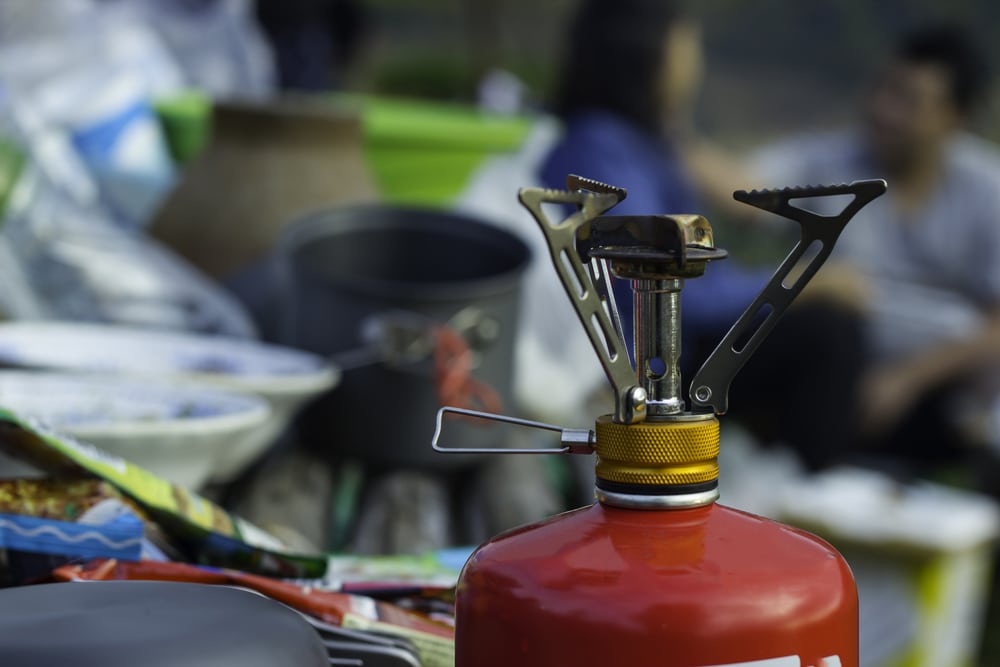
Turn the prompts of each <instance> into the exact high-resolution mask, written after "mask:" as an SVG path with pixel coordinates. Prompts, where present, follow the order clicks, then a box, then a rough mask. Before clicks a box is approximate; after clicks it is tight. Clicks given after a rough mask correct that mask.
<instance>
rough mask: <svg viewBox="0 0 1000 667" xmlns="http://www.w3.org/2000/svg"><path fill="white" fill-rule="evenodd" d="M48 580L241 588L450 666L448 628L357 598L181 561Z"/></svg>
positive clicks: (63, 572) (86, 569)
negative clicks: (396, 640)
mask: <svg viewBox="0 0 1000 667" xmlns="http://www.w3.org/2000/svg"><path fill="white" fill-rule="evenodd" d="M53 578H55V579H56V580H58V581H96V580H108V579H131V580H146V581H185V582H190V583H201V584H220V585H228V586H242V587H244V588H249V589H252V590H254V591H257V592H258V593H262V594H264V595H266V596H268V597H270V598H273V599H275V600H277V601H279V602H282V603H284V604H286V605H288V606H289V607H292V608H294V609H297V610H298V611H300V612H302V613H305V614H309V615H310V616H313V617H315V618H318V619H320V620H321V621H324V622H326V623H329V624H332V625H339V626H342V627H345V628H353V629H356V630H364V631H370V632H376V633H384V634H389V635H394V636H397V637H403V638H405V639H407V640H409V641H411V642H412V643H413V645H414V646H415V647H416V649H417V653H418V654H419V656H420V661H421V664H423V665H425V666H426V667H451V666H452V665H454V662H455V647H454V629H453V628H452V627H449V626H448V625H446V624H444V623H440V622H437V621H435V620H432V619H430V618H428V617H427V616H426V615H424V614H421V613H417V612H414V611H410V610H407V609H403V608H401V607H398V606H396V605H393V604H389V603H387V602H382V601H379V600H374V599H371V598H368V597H362V596H360V595H351V594H348V593H337V592H332V591H326V590H320V589H317V588H313V587H312V586H309V585H307V584H302V583H294V582H288V581H278V580H275V579H268V578H266V577H260V576H256V575H252V574H247V573H244V572H237V571H233V570H220V569H208V568H203V567H197V566H193V565H184V564H181V563H155V562H138V563H127V562H121V561H117V560H95V561H91V562H89V563H87V564H86V565H67V566H64V567H61V568H58V569H57V570H55V571H54V572H53Z"/></svg>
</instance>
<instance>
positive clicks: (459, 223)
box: [279, 206, 530, 468]
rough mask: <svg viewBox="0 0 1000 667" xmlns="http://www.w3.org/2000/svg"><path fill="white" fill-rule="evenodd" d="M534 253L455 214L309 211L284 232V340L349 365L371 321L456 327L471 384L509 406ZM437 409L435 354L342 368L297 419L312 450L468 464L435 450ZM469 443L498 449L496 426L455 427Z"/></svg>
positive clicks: (381, 460)
mask: <svg viewBox="0 0 1000 667" xmlns="http://www.w3.org/2000/svg"><path fill="white" fill-rule="evenodd" d="M529 256H530V253H529V250H528V248H527V246H526V245H525V244H524V243H522V242H521V241H520V240H519V239H518V238H517V237H515V236H514V235H512V234H510V233H508V232H506V231H504V230H501V229H498V228H496V227H493V226H491V225H488V224H485V223H483V222H481V221H478V220H475V219H472V218H469V217H466V216H462V215H456V214H452V213H446V212H441V211H431V210H422V209H411V208H396V207H388V206H360V207H354V208H345V209H338V210H331V211H322V212H319V213H314V214H312V215H308V216H306V217H304V218H302V219H300V220H298V221H296V222H295V223H293V224H292V225H290V226H289V228H288V229H287V230H286V232H285V234H284V235H283V237H282V240H281V244H280V250H279V262H280V266H281V272H282V275H283V280H284V281H285V289H283V290H282V292H283V293H284V294H285V295H286V298H285V302H284V305H283V315H282V323H283V332H282V335H281V338H282V339H283V340H284V342H287V343H289V344H291V345H294V346H296V347H300V348H302V349H305V350H309V351H311V352H316V353H319V354H324V355H331V356H334V357H335V358H337V357H338V356H339V357H340V358H342V359H351V358H357V357H356V355H353V356H352V355H351V354H350V351H352V350H357V349H359V348H364V347H365V346H366V345H369V344H370V342H371V341H370V339H369V338H367V337H366V336H365V335H364V334H363V330H364V329H365V325H366V323H367V324H371V323H372V322H373V321H378V320H379V318H384V317H386V316H388V317H389V318H390V319H391V318H392V317H394V316H400V314H402V318H403V319H404V320H409V321H418V322H419V321H426V322H433V323H437V324H450V325H451V326H453V327H454V328H456V329H457V330H458V331H460V332H461V333H462V334H463V335H464V338H465V339H466V340H467V342H468V344H469V346H470V348H471V349H472V350H473V352H474V358H475V360H476V361H475V367H474V370H473V377H475V378H476V379H477V380H480V381H482V382H485V383H487V384H489V385H490V386H492V387H493V388H494V389H495V390H496V391H497V392H498V393H499V395H500V397H501V399H502V400H503V401H504V404H505V405H509V404H510V402H511V384H512V377H511V375H512V368H513V347H514V334H515V332H516V330H517V319H518V308H519V296H520V286H521V280H520V279H521V274H522V273H523V271H524V269H525V268H526V267H527V264H528V260H529ZM438 407H439V401H438V398H437V393H436V391H435V385H434V381H433V376H432V373H431V362H430V360H429V359H427V358H426V355H424V358H423V359H422V360H421V359H420V354H419V353H418V354H417V355H416V361H413V360H410V361H407V362H403V363H374V364H369V365H364V366H360V367H358V368H355V369H354V370H351V369H350V368H349V367H348V368H345V372H344V375H343V380H342V383H341V386H340V387H339V388H338V389H337V391H336V393H331V394H329V395H328V396H325V397H324V398H322V399H321V400H320V401H318V402H316V403H315V404H313V405H312V406H311V407H310V408H309V409H308V410H307V411H306V412H305V413H304V414H303V416H302V419H301V421H300V423H299V431H300V436H301V437H302V439H303V441H304V442H305V444H306V445H307V447H308V448H309V449H311V450H313V451H319V452H321V453H323V454H324V455H327V456H329V457H330V458H332V459H338V458H344V457H352V458H358V459H361V460H363V461H365V462H368V463H373V464H377V465H386V466H393V467H395V466H400V467H403V466H405V467H422V468H444V467H454V466H457V465H460V464H462V463H465V462H467V461H469V457H459V456H444V455H440V454H435V453H434V451H433V450H432V449H431V447H430V444H429V441H430V436H431V434H432V432H433V430H434V417H435V413H436V411H437V409H438ZM449 437H450V438H453V439H454V441H455V442H460V443H461V444H462V445H463V446H479V447H490V446H498V445H500V444H501V443H500V442H499V441H498V438H499V431H497V430H495V429H491V428H490V427H489V426H488V425H487V426H480V425H478V424H458V425H456V428H454V429H449Z"/></svg>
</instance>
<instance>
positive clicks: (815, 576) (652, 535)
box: [456, 504, 858, 667]
mask: <svg viewBox="0 0 1000 667" xmlns="http://www.w3.org/2000/svg"><path fill="white" fill-rule="evenodd" d="M457 613H458V618H457V635H456V656H457V660H456V664H457V666H458V667H472V666H473V665H475V666H477V667H491V666H494V665H495V666H498V667H499V666H502V667H514V666H518V667H533V666H536V665H537V666H539V667H541V666H542V665H544V666H546V667H552V666H555V665H569V666H572V667H589V666H590V665H594V666H597V665H601V666H602V667H608V666H614V665H623V666H624V665H627V666H628V667H654V666H655V667H706V666H710V665H728V664H730V663H741V662H748V661H753V660H763V659H770V658H778V657H784V656H799V657H800V658H801V663H796V662H792V663H790V664H794V665H798V664H801V665H802V666H803V667H807V666H808V667H823V665H824V663H823V662H822V660H823V658H826V657H829V656H838V657H839V658H840V663H841V665H842V666H843V667H857V660H858V657H857V651H858V604H857V592H856V589H855V585H854V579H853V577H852V576H851V573H850V570H849V569H848V566H847V564H846V563H845V562H844V560H843V558H842V557H841V556H840V555H839V554H838V553H837V552H836V551H835V550H834V549H833V548H832V547H831V546H829V545H828V544H827V543H826V542H823V541H822V540H820V539H819V538H817V537H814V536H812V535H809V534H808V533H805V532H802V531H799V530H796V529H794V528H790V527H788V526H784V525H781V524H778V523H775V522H772V521H769V520H766V519H761V518H759V517H755V516H753V515H750V514H746V513H743V512H739V511H736V510H733V509H730V508H727V507H724V506H721V505H710V506H708V507H702V508H697V509H690V510H662V511H649V510H646V511H642V510H626V509H618V508H613V507H604V506H602V505H600V504H595V505H593V506H590V507H585V508H583V509H580V510H576V511H573V512H569V513H567V514H562V515H559V516H557V517H553V518H552V519H550V520H548V521H545V522H542V523H539V524H536V525H533V526H528V527H525V528H521V529H518V530H515V531H512V532H509V533H506V534H504V535H501V536H499V537H497V538H495V539H494V540H492V541H490V542H488V543H487V544H485V545H483V546H482V547H480V548H479V549H478V550H477V551H476V553H475V554H473V556H472V558H471V559H470V560H469V562H468V564H467V565H466V567H465V570H464V571H463V573H462V578H461V580H460V583H459V591H458V609H457ZM826 664H830V663H826ZM833 664H835V663H833Z"/></svg>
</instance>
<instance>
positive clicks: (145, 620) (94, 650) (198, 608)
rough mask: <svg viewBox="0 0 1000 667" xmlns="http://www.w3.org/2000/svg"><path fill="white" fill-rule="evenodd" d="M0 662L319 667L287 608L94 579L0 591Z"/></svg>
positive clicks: (318, 657)
mask: <svg viewBox="0 0 1000 667" xmlns="http://www.w3.org/2000/svg"><path fill="white" fill-rule="evenodd" d="M0 665H11V666H13V665H17V666H18V667H57V666H58V667H89V666H91V665H93V666H94V667H97V666H100V667H119V666H121V667H125V666H126V665H128V666H129V667H131V666H133V665H143V667H167V666H168V665H169V666H171V667H173V666H175V665H185V666H186V667H209V666H211V667H218V666H219V665H232V667H286V666H289V665H294V666H295V667H327V665H329V659H328V657H327V652H326V649H325V648H324V646H323V642H322V640H321V639H320V636H319V634H317V632H316V631H315V630H313V628H312V627H310V626H309V624H308V623H306V622H305V621H304V620H302V618H301V617H300V616H299V615H298V614H296V613H295V612H294V611H292V610H290V609H288V608H286V607H284V606H282V605H280V604H278V603H276V602H274V601H272V600H269V599H267V598H265V597H262V596H260V595H256V594H254V593H250V592H247V591H243V590H236V589H232V588H226V587H222V586H207V585H201V584H184V583H173V582H157V581H97V582H86V583H63V584H45V585H40V586H24V587H20V588H8V589H4V590H0Z"/></svg>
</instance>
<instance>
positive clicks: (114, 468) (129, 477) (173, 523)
mask: <svg viewBox="0 0 1000 667" xmlns="http://www.w3.org/2000/svg"><path fill="white" fill-rule="evenodd" d="M0 450H3V451H4V452H6V453H7V454H9V455H11V456H14V457H17V458H21V459H24V460H27V461H28V462H29V463H32V464H33V465H35V466H37V467H38V468H41V469H42V470H45V471H46V472H48V473H50V474H54V475H66V474H68V475H70V476H74V477H78V476H80V475H81V474H88V475H92V476H95V477H97V478H99V479H102V480H104V481H106V482H108V483H109V484H111V485H112V486H113V487H114V488H116V489H117V490H118V491H120V492H121V493H122V494H124V495H125V496H127V497H128V498H130V499H131V500H133V501H134V502H135V503H136V504H137V505H138V506H139V507H140V508H141V509H142V511H143V512H145V513H146V514H147V515H148V516H149V518H150V519H151V520H152V521H154V522H155V523H156V524H157V525H158V526H159V527H160V528H162V529H163V531H164V532H165V533H166V534H167V535H168V536H169V537H170V539H171V542H172V543H173V544H174V545H175V546H176V547H177V548H178V549H179V550H180V551H181V553H183V554H184V556H185V557H186V558H187V559H189V560H191V561H194V562H198V563H205V564H208V565H216V566H221V567H236V568H239V569H241V570H246V571H248V572H255V573H258V574H262V575H267V576H282V577H300V578H318V577H322V576H323V575H324V573H325V572H326V567H327V558H326V556H324V555H321V554H295V553H291V552H290V551H288V550H287V549H285V547H284V545H283V544H282V543H281V542H280V541H279V540H277V539H276V538H274V537H272V536H271V535H269V534H267V533H266V532H264V531H263V530H261V529H260V528H257V527H256V526H254V525H253V524H251V523H249V522H247V521H245V520H243V519H241V518H239V517H237V516H234V515H232V514H230V513H228V512H226V511H225V510H223V509H222V508H221V507H219V506H217V505H215V504H214V503H212V502H210V501H208V500H206V499H205V498H202V497H201V496H199V495H197V494H195V493H192V492H190V491H188V490H187V489H184V488H182V487H180V486H177V485H174V484H171V483H170V482H168V481H167V480H165V479H163V478H161V477H157V476H156V475H154V474H153V473H151V472H149V471H148V470H145V469H143V468H140V467H138V466H135V465H133V464H131V463H129V462H128V461H125V460H124V459H120V458H118V457H116V456H111V455H110V454H107V453H105V452H103V451H101V450H99V449H97V448H96V447H94V446H92V445H88V444H86V443H82V442H79V441H77V440H74V439H73V438H71V437H69V436H66V435H61V434H57V433H54V432H52V431H50V430H49V429H48V428H46V427H44V426H42V425H40V424H38V423H37V422H35V421H34V420H30V419H22V418H20V417H18V416H16V415H15V414H13V413H11V412H10V411H7V410H3V409H0Z"/></svg>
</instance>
